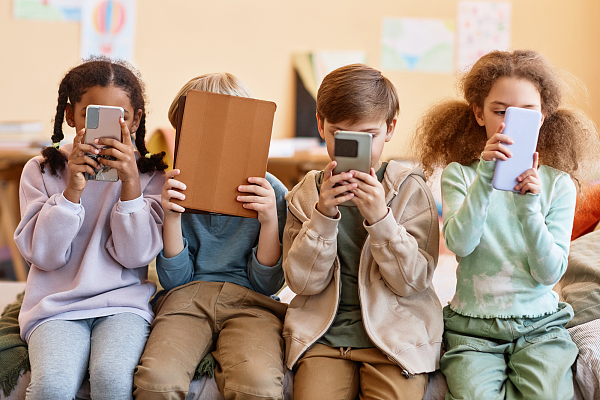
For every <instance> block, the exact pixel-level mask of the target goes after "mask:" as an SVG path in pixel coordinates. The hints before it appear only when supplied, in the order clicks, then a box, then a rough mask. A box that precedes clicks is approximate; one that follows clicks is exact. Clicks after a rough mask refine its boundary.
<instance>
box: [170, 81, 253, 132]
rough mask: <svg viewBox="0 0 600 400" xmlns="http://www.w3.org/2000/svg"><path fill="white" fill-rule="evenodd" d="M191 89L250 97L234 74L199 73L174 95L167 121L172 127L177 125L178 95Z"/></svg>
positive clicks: (244, 86) (247, 90)
mask: <svg viewBox="0 0 600 400" xmlns="http://www.w3.org/2000/svg"><path fill="white" fill-rule="evenodd" d="M191 89H194V90H202V91H205V92H212V93H221V94H228V95H230V96H239V97H252V93H251V92H250V89H248V88H247V87H246V85H244V83H243V82H242V81H241V80H239V79H238V78H237V77H236V76H234V75H232V74H230V73H227V72H223V73H215V74H205V75H200V76H197V77H195V78H192V79H190V80H189V81H188V82H187V83H186V84H185V85H183V87H182V88H181V89H179V92H177V94H176V95H175V99H173V102H172V103H171V107H169V122H171V125H172V126H173V128H175V125H177V110H178V109H179V105H178V104H179V97H181V96H183V95H184V94H187V92H188V91H189V90H191Z"/></svg>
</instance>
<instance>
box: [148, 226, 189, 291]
mask: <svg viewBox="0 0 600 400" xmlns="http://www.w3.org/2000/svg"><path fill="white" fill-rule="evenodd" d="M193 254H196V253H195V252H192V251H190V243H189V242H188V240H187V239H186V238H185V237H184V238H183V250H181V252H180V253H179V254H177V255H176V256H175V257H171V258H166V257H165V256H164V254H163V252H162V250H161V252H160V253H159V254H158V256H156V272H157V274H158V280H159V282H160V284H161V286H162V287H163V288H164V289H165V290H167V291H169V290H171V289H173V288H176V287H178V286H181V285H185V284H186V283H189V282H191V281H192V280H193V279H194V265H195V262H194V256H193Z"/></svg>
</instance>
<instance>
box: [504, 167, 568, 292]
mask: <svg viewBox="0 0 600 400" xmlns="http://www.w3.org/2000/svg"><path fill="white" fill-rule="evenodd" d="M576 196H577V190H576V188H575V185H574V183H573V181H572V180H571V178H570V177H569V176H568V175H562V176H560V177H559V178H558V180H557V181H556V185H555V187H554V190H553V194H552V202H551V204H550V208H549V210H548V214H547V215H546V216H544V215H543V214H542V208H541V204H540V195H536V194H530V193H526V194H525V195H521V194H519V193H515V194H514V201H515V206H516V211H517V217H518V218H519V221H520V222H521V225H522V227H523V235H524V236H525V246H526V248H527V261H528V263H529V269H530V272H531V276H532V277H533V279H535V280H536V281H538V282H539V283H541V284H542V285H554V284H555V283H556V282H558V281H559V279H560V278H561V277H562V275H563V274H564V273H565V271H566V269H567V264H568V256H569V246H570V241H571V230H572V229H573V217H574V215H575V202H576Z"/></svg>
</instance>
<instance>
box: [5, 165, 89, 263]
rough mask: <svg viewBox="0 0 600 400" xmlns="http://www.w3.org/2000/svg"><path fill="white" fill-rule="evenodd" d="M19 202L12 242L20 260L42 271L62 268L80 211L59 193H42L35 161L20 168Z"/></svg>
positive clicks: (81, 215)
mask: <svg viewBox="0 0 600 400" xmlns="http://www.w3.org/2000/svg"><path fill="white" fill-rule="evenodd" d="M19 202H20V206H21V222H20V223H19V225H18V226H17V229H16V231H15V235H14V239H15V243H16V244H17V247H18V248H19V251H20V252H21V254H22V255H23V258H25V260H26V261H27V262H28V263H30V264H33V265H35V266H36V267H37V268H39V269H41V270H44V271H51V270H55V269H57V268H60V267H62V266H63V265H65V264H66V263H67V262H68V261H69V258H70V257H71V244H72V242H73V239H74V238H75V237H76V236H77V233H78V232H79V230H80V229H81V226H82V224H83V220H84V218H85V210H84V208H83V207H82V206H81V204H74V203H71V202H70V201H68V200H67V199H66V198H65V197H64V196H63V194H62V193H58V194H53V195H49V194H48V193H47V192H46V184H45V182H44V177H43V174H42V173H41V171H40V166H39V163H38V161H37V160H36V159H32V160H30V161H29V162H28V163H27V164H26V165H25V167H24V169H23V173H22V175H21V182H20V189H19Z"/></svg>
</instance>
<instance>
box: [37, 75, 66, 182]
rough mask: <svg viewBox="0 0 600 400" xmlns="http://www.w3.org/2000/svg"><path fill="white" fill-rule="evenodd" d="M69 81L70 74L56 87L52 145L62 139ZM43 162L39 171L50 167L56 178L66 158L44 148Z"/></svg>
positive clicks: (53, 150) (57, 150)
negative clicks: (56, 101) (56, 95)
mask: <svg viewBox="0 0 600 400" xmlns="http://www.w3.org/2000/svg"><path fill="white" fill-rule="evenodd" d="M69 80H70V73H68V74H67V75H66V76H65V77H64V78H63V80H62V81H61V82H60V85H59V86H58V104H57V106H56V115H55V116H54V132H53V134H52V143H53V144H54V143H60V141H61V140H63V139H64V137H65V136H64V134H63V130H62V124H63V121H64V117H65V109H66V107H67V101H68V99H69V91H70V90H69V86H70V85H69ZM42 155H43V156H44V160H43V161H42V162H41V163H40V169H41V171H42V173H44V168H45V167H46V165H48V166H49V167H50V173H51V174H52V175H55V176H58V170H62V169H63V168H64V167H65V163H66V162H67V158H66V157H65V155H64V154H63V153H61V152H60V150H59V149H58V148H55V147H53V146H50V147H45V148H44V149H43V150H42Z"/></svg>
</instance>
